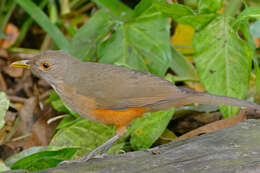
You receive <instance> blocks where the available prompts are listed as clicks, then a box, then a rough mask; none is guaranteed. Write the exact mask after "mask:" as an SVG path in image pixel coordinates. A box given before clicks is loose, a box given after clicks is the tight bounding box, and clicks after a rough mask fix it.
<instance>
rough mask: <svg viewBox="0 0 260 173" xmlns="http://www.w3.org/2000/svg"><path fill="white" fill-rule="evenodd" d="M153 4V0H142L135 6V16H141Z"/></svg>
mask: <svg viewBox="0 0 260 173" xmlns="http://www.w3.org/2000/svg"><path fill="white" fill-rule="evenodd" d="M151 5H152V1H151V0H142V1H140V3H138V4H137V5H136V6H135V9H134V14H133V17H137V16H140V15H141V14H142V13H144V12H145V11H146V10H147V9H149V8H150V7H151Z"/></svg>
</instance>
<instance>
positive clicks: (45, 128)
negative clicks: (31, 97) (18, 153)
mask: <svg viewBox="0 0 260 173" xmlns="http://www.w3.org/2000/svg"><path fill="white" fill-rule="evenodd" d="M55 116H56V112H55V111H54V110H53V109H52V107H51V106H50V104H47V105H45V106H44V109H43V111H41V113H40V116H39V119H38V120H37V121H36V123H35V124H34V125H33V128H32V135H31V136H30V138H29V140H28V141H27V143H26V144H25V146H24V148H25V149H26V148H30V147H32V146H45V145H48V144H49V142H50V140H51V137H52V136H53V134H54V132H55V129H56V127H57V125H58V123H59V121H55V122H53V123H51V124H48V123H47V121H48V119H50V118H52V117H55Z"/></svg>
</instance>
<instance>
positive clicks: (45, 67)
mask: <svg viewBox="0 0 260 173" xmlns="http://www.w3.org/2000/svg"><path fill="white" fill-rule="evenodd" d="M41 66H42V69H43V70H49V69H50V68H51V64H50V63H49V62H48V61H43V62H42V63H41Z"/></svg>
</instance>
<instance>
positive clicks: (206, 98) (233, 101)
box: [186, 93, 260, 110]
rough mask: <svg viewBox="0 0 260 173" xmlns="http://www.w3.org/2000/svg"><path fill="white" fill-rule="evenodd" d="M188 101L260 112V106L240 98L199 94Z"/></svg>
mask: <svg viewBox="0 0 260 173" xmlns="http://www.w3.org/2000/svg"><path fill="white" fill-rule="evenodd" d="M186 100H187V101H188V102H189V100H190V101H191V102H193V103H199V104H210V105H227V106H240V107H247V108H252V109H257V110H260V105H258V104H255V103H253V102H249V101H246V100H241V99H238V98H232V97H226V96H218V95H211V94H206V93H199V94H197V95H193V96H191V98H190V99H189V98H187V99H186ZM190 104H191V103H190Z"/></svg>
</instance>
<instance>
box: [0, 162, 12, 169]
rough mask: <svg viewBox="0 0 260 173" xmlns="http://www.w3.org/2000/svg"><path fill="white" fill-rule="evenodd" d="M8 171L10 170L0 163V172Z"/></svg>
mask: <svg viewBox="0 0 260 173" xmlns="http://www.w3.org/2000/svg"><path fill="white" fill-rule="evenodd" d="M8 170H10V168H9V167H7V166H6V165H5V163H4V162H3V161H0V172H3V171H8Z"/></svg>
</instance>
